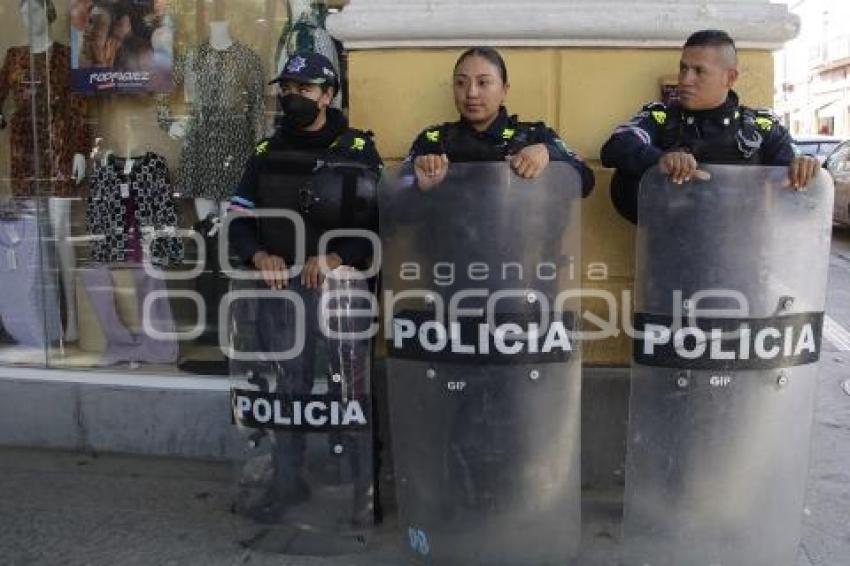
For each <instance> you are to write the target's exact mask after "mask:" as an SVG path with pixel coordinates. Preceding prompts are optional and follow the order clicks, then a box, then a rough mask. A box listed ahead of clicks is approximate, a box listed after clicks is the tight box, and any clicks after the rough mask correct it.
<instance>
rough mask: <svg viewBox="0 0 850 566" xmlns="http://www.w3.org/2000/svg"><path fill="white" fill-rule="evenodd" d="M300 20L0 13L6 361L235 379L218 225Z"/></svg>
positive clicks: (16, 1) (189, 12)
mask: <svg viewBox="0 0 850 566" xmlns="http://www.w3.org/2000/svg"><path fill="white" fill-rule="evenodd" d="M308 7H309V5H308ZM290 10H291V8H290V7H288V6H287V4H286V3H283V2H280V1H278V0H238V1H233V0H228V1H226V2H225V1H224V0H215V1H206V0H173V1H168V0H142V1H138V0H137V1H133V2H130V1H128V0H127V1H120V0H119V1H106V0H55V1H52V0H24V1H20V0H12V1H7V2H4V3H3V5H2V6H0V29H2V35H0V37H2V39H0V43H2V45H0V55H2V57H3V60H2V75H0V103H2V106H0V112H2V115H3V120H2V123H3V126H4V128H3V130H2V131H0V195H2V209H0V289H2V293H0V328H2V331H0V364H2V365H23V366H36V367H43V366H47V367H51V368H65V369H92V368H104V369H115V368H119V367H120V368H124V369H130V370H132V371H136V372H150V373H157V374H184V373H185V374H200V375H216V374H226V373H227V363H226V360H225V358H224V356H223V354H222V351H221V348H220V347H219V327H218V308H219V304H220V302H221V297H222V296H223V295H224V294H225V293H226V292H227V290H228V284H229V278H228V277H227V276H226V275H223V274H222V273H221V271H220V270H219V269H218V249H217V242H218V237H217V236H218V228H219V220H220V217H221V215H222V213H223V212H224V210H225V209H226V202H227V201H228V199H229V197H230V195H231V193H232V191H233V189H234V188H235V186H236V184H238V182H239V179H240V176H241V173H242V168H243V166H244V163H245V161H246V159H247V158H248V156H249V155H251V153H252V152H253V150H254V147H255V146H256V144H257V142H258V141H259V140H260V139H262V138H263V137H265V136H266V135H267V133H268V131H269V129H270V128H271V126H272V123H273V120H274V114H275V110H276V106H275V102H274V100H275V98H274V96H273V95H274V93H273V91H272V88H273V87H271V86H268V81H269V79H270V78H271V77H272V76H274V74H275V71H276V69H277V67H278V59H279V57H280V52H281V50H286V49H287V37H289V38H290V40H289V42H290V43H292V44H293V45H295V43H294V42H295V39H292V34H291V33H289V32H290V31H291V30H290V27H289V26H288V25H287V24H288V21H289V14H288V11H290ZM296 39H299V40H301V39H303V38H296ZM308 39H309V38H308ZM290 48H292V46H290Z"/></svg>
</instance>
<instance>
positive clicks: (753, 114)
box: [600, 91, 794, 223]
mask: <svg viewBox="0 0 850 566" xmlns="http://www.w3.org/2000/svg"><path fill="white" fill-rule="evenodd" d="M668 151H684V152H687V153H690V154H692V155H693V156H694V158H695V159H696V161H697V163H708V164H753V165H782V166H787V165H790V164H791V161H792V160H793V159H794V149H793V146H792V145H791V136H790V134H789V133H788V131H787V130H786V129H785V128H784V127H783V126H782V125H781V124H780V123H779V120H778V119H777V117H776V116H775V115H774V114H773V113H772V112H771V111H769V110H765V109H754V108H748V107H746V106H741V105H740V104H739V102H738V95H737V94H736V93H735V92H734V91H730V92H729V96H728V97H727V99H726V101H725V102H724V103H723V104H722V105H720V106H719V107H717V108H713V109H710V110H696V111H693V110H687V109H685V108H684V107H682V106H681V105H680V104H678V103H673V104H670V105H669V106H668V105H665V104H662V103H661V102H652V103H650V104H647V105H646V106H644V107H643V108H642V109H641V111H640V112H638V113H637V114H636V115H635V116H634V117H633V118H632V119H631V120H629V121H628V122H626V123H625V124H622V125H620V126H618V127H617V129H616V130H614V133H613V135H612V136H611V137H610V138H609V139H608V141H607V142H605V145H604V146H602V151H601V152H600V156H601V158H602V164H603V165H605V166H606V167H613V168H616V173H615V174H614V178H613V180H612V182H611V198H612V200H613V202H614V206H615V207H616V209H617V210H618V211H619V212H620V214H621V215H623V216H624V217H625V218H627V219H628V220H630V221H631V222H633V223H636V222H637V198H638V185H639V183H640V178H641V176H642V175H643V174H644V173H645V172H646V170H647V169H649V168H651V167H653V166H654V165H656V164H657V163H658V161H659V160H660V159H661V156H662V155H663V154H664V153H666V152H668Z"/></svg>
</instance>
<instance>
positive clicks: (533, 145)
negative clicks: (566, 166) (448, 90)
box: [407, 47, 594, 196]
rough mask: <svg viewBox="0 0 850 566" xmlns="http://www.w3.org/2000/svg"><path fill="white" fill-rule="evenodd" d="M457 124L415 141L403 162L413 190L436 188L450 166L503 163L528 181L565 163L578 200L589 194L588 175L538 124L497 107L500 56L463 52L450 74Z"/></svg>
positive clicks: (484, 50)
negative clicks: (572, 171)
mask: <svg viewBox="0 0 850 566" xmlns="http://www.w3.org/2000/svg"><path fill="white" fill-rule="evenodd" d="M453 84H454V100H455V106H456V108H457V110H458V112H459V113H460V120H458V121H457V122H450V123H445V124H442V125H438V126H432V127H430V128H428V129H426V130H425V131H423V132H422V133H420V134H419V136H418V137H417V138H416V140H415V141H414V143H413V147H412V148H411V150H410V154H409V155H408V158H407V161H408V162H412V163H413V167H414V172H415V174H416V179H417V182H418V184H419V188H420V189H423V190H427V189H429V188H431V187H434V186H435V185H437V184H439V183H440V182H441V181H442V180H443V179H444V178H445V176H446V173H447V172H448V166H449V163H450V162H453V163H464V162H476V161H503V160H505V159H506V158H509V159H510V163H511V167H512V168H513V169H514V171H516V173H517V174H518V175H519V176H520V177H523V178H526V179H533V178H535V177H537V176H539V175H540V173H541V172H542V171H543V170H544V169H545V168H546V166H547V165H548V164H549V161H566V162H568V163H570V164H571V165H573V166H574V167H575V168H576V170H577V171H578V172H579V174H580V175H581V180H582V193H583V196H587V195H588V194H590V191H592V190H593V185H594V175H593V171H591V169H590V168H589V167H587V165H585V163H584V162H583V161H582V160H581V158H580V157H578V155H576V154H575V153H573V152H572V151H570V150H569V149H568V148H567V146H566V144H564V142H563V141H562V140H561V139H560V138H559V137H558V135H557V134H556V133H555V132H554V130H552V129H551V128H549V127H547V126H546V124H544V123H543V122H520V121H519V120H518V119H517V117H516V116H509V115H508V112H507V110H506V109H505V107H504V106H503V103H504V100H505V97H506V96H507V94H508V91H509V90H510V84H509V83H508V71H507V67H506V65H505V62H504V60H503V59H502V56H501V55H500V54H499V52H498V51H496V50H495V49H492V48H489V47H474V48H472V49H469V50H467V51H465V52H464V53H463V54H462V55H461V56H460V58H459V59H458V61H457V63H456V64H455V69H454V83H453Z"/></svg>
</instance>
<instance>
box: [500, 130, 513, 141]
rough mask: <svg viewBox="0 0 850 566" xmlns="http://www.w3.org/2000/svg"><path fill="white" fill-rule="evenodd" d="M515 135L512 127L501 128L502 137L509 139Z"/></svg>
mask: <svg viewBox="0 0 850 566" xmlns="http://www.w3.org/2000/svg"><path fill="white" fill-rule="evenodd" d="M515 135H516V130H515V129H514V128H505V129H504V130H502V139H505V140H510V139H513V137H514V136H515Z"/></svg>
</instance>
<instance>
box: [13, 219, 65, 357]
mask: <svg viewBox="0 0 850 566" xmlns="http://www.w3.org/2000/svg"><path fill="white" fill-rule="evenodd" d="M39 246H40V242H39V238H38V219H37V218H36V216H35V215H33V214H20V215H18V216H16V217H10V218H6V219H2V220H0V289H2V290H3V292H2V293H0V323H2V325H3V328H4V329H5V330H6V333H7V334H9V336H11V337H12V338H13V339H14V340H15V342H17V343H18V344H20V345H22V346H31V347H36V348H43V347H45V346H47V345H49V344H53V343H56V342H58V341H59V339H60V338H61V337H62V323H61V321H60V313H59V297H58V293H57V288H56V285H55V283H51V281H50V279H49V272H46V271H47V270H45V269H44V268H43V266H42V262H41V253H40V249H39ZM45 247H46V246H45Z"/></svg>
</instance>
